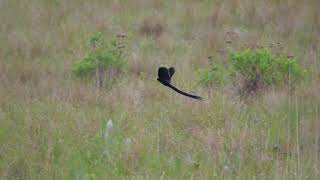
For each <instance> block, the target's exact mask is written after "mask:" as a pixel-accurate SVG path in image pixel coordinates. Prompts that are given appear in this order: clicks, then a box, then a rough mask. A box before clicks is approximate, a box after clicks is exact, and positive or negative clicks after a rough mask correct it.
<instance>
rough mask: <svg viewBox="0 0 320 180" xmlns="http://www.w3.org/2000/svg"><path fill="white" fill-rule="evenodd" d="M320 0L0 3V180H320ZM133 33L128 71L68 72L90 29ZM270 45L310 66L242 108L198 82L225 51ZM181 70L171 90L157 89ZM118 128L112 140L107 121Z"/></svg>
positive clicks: (226, 92) (224, 92) (229, 91)
mask: <svg viewBox="0 0 320 180" xmlns="http://www.w3.org/2000/svg"><path fill="white" fill-rule="evenodd" d="M319 7H320V1H319V0H306V1H300V0H281V1H280V0H261V1H249V0H226V1H220V0H184V1H182V0H177V1H162V0H92V1H85V0H66V1H63V0H25V1H22V0H1V1H0V22H1V25H0V82H1V84H0V179H318V178H319V177H320V92H319V90H320V39H319V37H320V11H319ZM97 31H100V32H102V34H103V36H105V37H114V36H115V35H116V34H118V33H126V34H127V37H126V51H127V55H128V68H127V71H126V72H125V73H124V74H123V75H122V76H121V78H120V77H119V78H118V79H117V81H116V82H115V83H114V84H112V85H110V86H108V87H105V88H104V89H103V90H102V91H97V88H96V86H95V82H94V79H92V80H87V81H83V80H80V79H78V78H75V77H74V75H73V74H72V71H71V69H72V64H74V63H75V62H78V61H79V60H80V59H81V58H82V57H83V56H84V55H85V52H86V48H87V39H88V35H89V34H90V33H92V32H97ZM256 45H259V46H264V47H270V48H272V49H273V50H274V51H279V52H280V51H281V52H285V53H286V54H289V55H291V56H294V57H296V58H297V60H298V61H299V63H300V64H302V65H303V66H304V67H305V68H306V69H307V70H308V72H309V75H308V78H307V80H305V81H304V82H300V83H297V84H296V88H295V89H291V88H285V87H283V88H274V89H272V90H269V91H266V92H265V93H263V94H261V95H260V96H256V97H251V98H250V99H247V100H243V99H242V98H240V97H239V96H238V94H237V93H236V90H235V88H234V86H231V85H228V84H226V85H225V86H223V87H216V86H214V85H213V86H209V87H206V86H201V85H199V84H197V81H198V80H199V74H198V71H199V70H200V69H202V68H206V67H207V66H209V64H210V62H209V60H208V56H211V57H212V61H213V62H224V61H226V60H227V58H228V55H227V54H225V52H229V51H232V50H238V49H240V48H241V47H245V46H256ZM162 65H164V66H175V67H176V74H175V77H174V78H173V79H174V80H173V82H174V84H175V85H176V86H177V87H179V88H181V89H183V90H187V91H188V92H192V93H194V94H197V95H201V96H202V97H203V99H204V100H202V101H196V100H191V99H188V98H186V97H183V96H181V95H179V94H176V93H175V92H174V91H172V90H169V89H167V88H166V87H164V86H162V85H161V84H160V83H159V82H157V80H156V78H157V69H158V67H159V66H162ZM109 120H112V122H113V127H112V128H110V129H109V130H108V136H106V135H105V133H106V132H105V131H106V130H107V128H106V122H107V121H109Z"/></svg>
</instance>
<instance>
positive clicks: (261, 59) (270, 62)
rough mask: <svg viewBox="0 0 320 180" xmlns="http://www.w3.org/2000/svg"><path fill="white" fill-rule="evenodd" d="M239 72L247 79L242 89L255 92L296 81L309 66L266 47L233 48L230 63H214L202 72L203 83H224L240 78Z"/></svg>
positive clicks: (201, 80)
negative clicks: (237, 76)
mask: <svg viewBox="0 0 320 180" xmlns="http://www.w3.org/2000/svg"><path fill="white" fill-rule="evenodd" d="M235 73H237V74H239V75H241V77H242V80H243V82H237V84H239V83H243V84H242V87H241V92H242V93H245V94H248V93H249V94H252V93H253V94H254V93H256V92H257V91H258V90H260V89H262V88H264V87H267V86H270V85H275V86H281V85H285V84H289V85H293V84H294V83H295V82H297V81H299V80H301V79H303V78H305V77H306V70H305V69H304V68H303V67H302V66H301V65H299V64H298V63H297V61H296V59H294V58H290V57H288V56H285V55H283V54H273V53H272V52H271V51H270V50H268V49H266V48H256V49H243V50H240V51H235V52H232V53H231V54H230V56H229V59H228V64H227V65H226V66H222V65H219V64H213V65H211V67H210V68H209V69H207V70H204V71H203V72H202V73H201V77H200V81H199V83H200V84H204V85H210V84H215V85H222V84H225V83H226V80H228V79H231V80H236V81H238V80H239V78H238V79H235V76H234V75H235Z"/></svg>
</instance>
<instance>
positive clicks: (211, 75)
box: [199, 64, 231, 86]
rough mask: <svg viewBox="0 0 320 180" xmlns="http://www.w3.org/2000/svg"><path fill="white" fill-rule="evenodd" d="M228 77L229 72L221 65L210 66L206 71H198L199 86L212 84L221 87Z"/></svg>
mask: <svg viewBox="0 0 320 180" xmlns="http://www.w3.org/2000/svg"><path fill="white" fill-rule="evenodd" d="M230 75H231V71H228V70H227V69H226V68H225V67H224V66H223V65H220V64H212V65H211V66H210V67H209V68H208V69H204V70H202V71H200V80H199V84H203V85H206V86H209V85H212V84H215V85H223V84H224V83H225V82H226V81H227V79H228V77H229V76H230Z"/></svg>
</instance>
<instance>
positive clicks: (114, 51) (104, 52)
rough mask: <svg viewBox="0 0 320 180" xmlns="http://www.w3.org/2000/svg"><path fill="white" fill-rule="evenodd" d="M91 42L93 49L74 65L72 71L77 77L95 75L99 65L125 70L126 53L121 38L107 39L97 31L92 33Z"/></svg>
mask: <svg viewBox="0 0 320 180" xmlns="http://www.w3.org/2000/svg"><path fill="white" fill-rule="evenodd" d="M89 44H90V46H91V49H90V50H89V51H88V52H87V54H86V55H85V57H84V58H82V59H81V60H80V61H79V62H77V63H75V64H74V65H73V68H72V71H73V72H74V74H75V75H76V76H77V77H81V78H84V77H90V76H92V75H94V73H95V69H96V68H97V66H98V65H102V66H103V67H104V68H105V69H115V70H117V71H123V70H124V69H125V68H126V64H127V59H126V54H125V53H124V52H123V47H121V46H122V44H121V40H120V39H112V40H110V41H107V40H105V39H104V38H103V36H102V34H101V33H100V32H96V33H92V34H91V35H90V37H89Z"/></svg>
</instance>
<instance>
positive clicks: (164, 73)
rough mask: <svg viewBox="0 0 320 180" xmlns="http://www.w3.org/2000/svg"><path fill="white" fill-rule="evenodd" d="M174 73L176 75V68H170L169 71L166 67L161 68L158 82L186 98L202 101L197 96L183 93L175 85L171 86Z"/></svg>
mask: <svg viewBox="0 0 320 180" xmlns="http://www.w3.org/2000/svg"><path fill="white" fill-rule="evenodd" d="M174 73H175V69H174V67H170V68H169V69H168V68H166V67H160V68H159V69H158V79H157V80H158V81H159V82H160V83H161V84H163V85H165V86H168V87H169V88H171V89H173V90H174V91H176V92H177V93H180V94H182V95H185V96H188V97H191V98H194V99H198V100H201V99H202V97H199V96H195V95H192V94H188V93H186V92H183V91H181V90H179V89H178V88H176V87H174V86H173V85H171V78H172V76H173V74H174Z"/></svg>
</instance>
